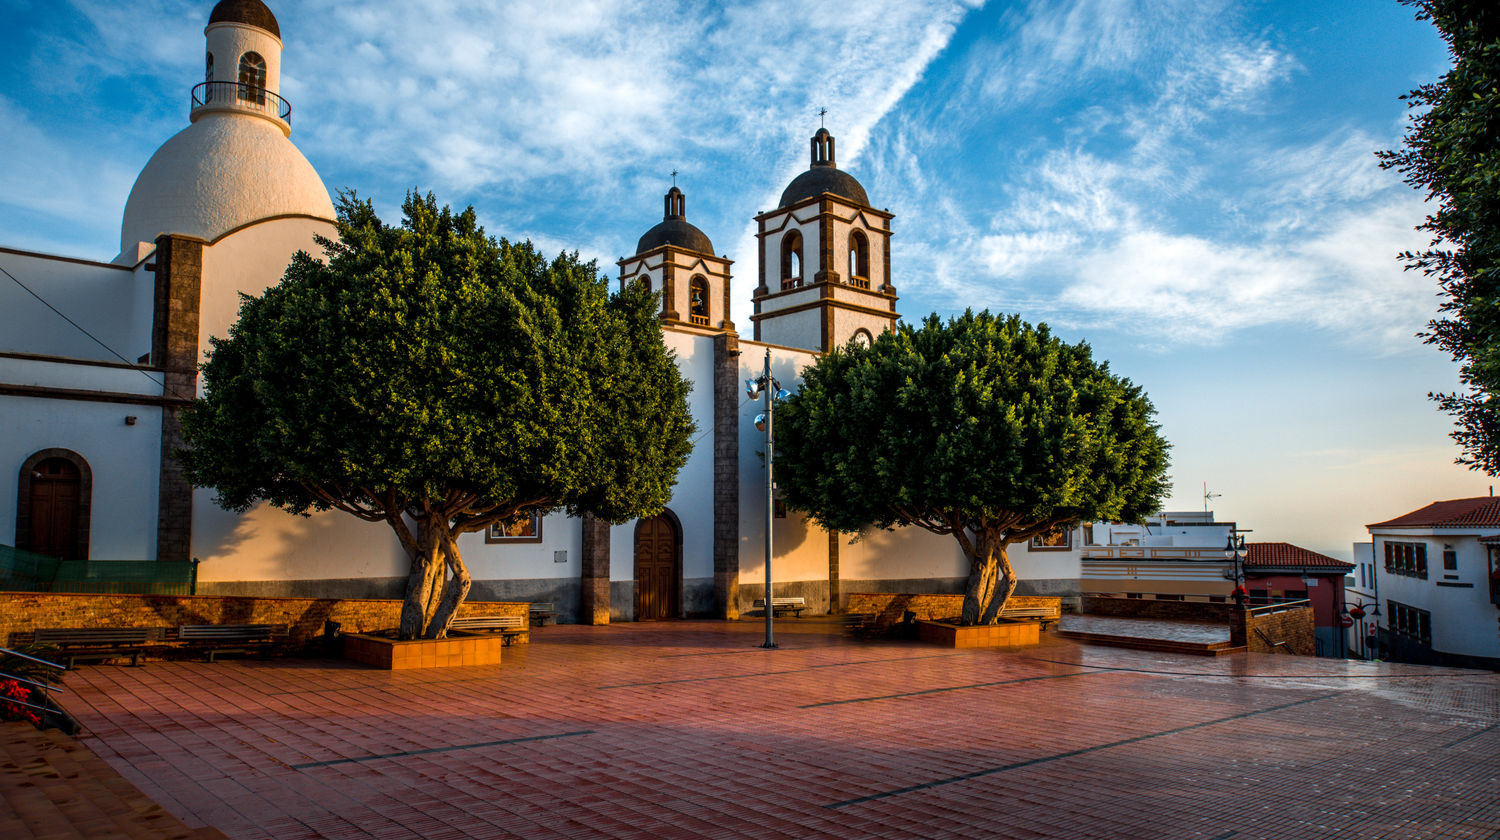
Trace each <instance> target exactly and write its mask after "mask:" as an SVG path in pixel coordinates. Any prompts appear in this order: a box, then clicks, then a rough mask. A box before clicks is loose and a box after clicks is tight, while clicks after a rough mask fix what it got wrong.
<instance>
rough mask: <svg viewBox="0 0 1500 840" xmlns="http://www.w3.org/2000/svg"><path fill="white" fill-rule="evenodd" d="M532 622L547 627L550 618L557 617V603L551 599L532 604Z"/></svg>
mask: <svg viewBox="0 0 1500 840" xmlns="http://www.w3.org/2000/svg"><path fill="white" fill-rule="evenodd" d="M530 613H531V623H532V624H535V625H536V626H538V627H546V626H547V622H548V620H550V619H553V618H556V617H557V605H556V604H554V603H552V602H551V601H547V602H545V603H536V604H532V605H531V610H530Z"/></svg>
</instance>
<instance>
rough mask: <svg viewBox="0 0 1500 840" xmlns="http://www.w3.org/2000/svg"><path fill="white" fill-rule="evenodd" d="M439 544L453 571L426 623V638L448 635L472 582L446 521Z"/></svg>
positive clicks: (449, 567) (438, 637)
mask: <svg viewBox="0 0 1500 840" xmlns="http://www.w3.org/2000/svg"><path fill="white" fill-rule="evenodd" d="M440 545H441V546H442V550H443V557H444V558H445V559H446V561H447V566H448V569H449V570H451V571H452V572H453V577H451V578H448V580H447V582H446V583H445V584H444V586H443V597H442V600H441V601H439V602H438V606H437V609H436V610H434V611H433V614H432V619H431V621H430V623H429V624H428V625H427V632H426V634H424V636H423V638H427V639H441V638H443V637H445V636H447V635H448V625H449V624H451V623H453V616H455V615H457V614H458V608H459V606H460V605H461V604H463V602H464V599H465V598H467V597H468V596H469V587H470V586H471V585H472V584H473V581H471V580H470V578H469V569H468V567H467V566H465V565H464V559H463V557H462V556H460V555H459V553H458V542H457V541H456V540H454V539H453V532H452V531H450V530H448V527H447V523H443V525H442V539H441V543H440Z"/></svg>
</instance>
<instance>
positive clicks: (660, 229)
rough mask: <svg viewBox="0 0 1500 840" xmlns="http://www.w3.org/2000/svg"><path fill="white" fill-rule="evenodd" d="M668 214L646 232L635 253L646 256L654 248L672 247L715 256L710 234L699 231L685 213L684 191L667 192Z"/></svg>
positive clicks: (663, 215) (675, 188)
mask: <svg viewBox="0 0 1500 840" xmlns="http://www.w3.org/2000/svg"><path fill="white" fill-rule="evenodd" d="M664 203H665V205H666V212H665V213H663V214H662V220H661V222H660V223H659V224H658V225H656V227H653V228H651V229H650V230H648V231H646V233H645V235H644V236H642V237H641V239H640V241H639V242H637V243H636V246H635V252H636V253H637V254H644V253H646V252H647V251H650V250H652V249H654V248H660V247H661V246H663V245H672V246H674V247H677V248H682V249H684V250H687V251H693V252H695V253H699V254H708V255H710V256H712V255H713V252H714V243H713V242H711V241H709V238H708V234H706V233H704V232H703V231H701V230H699V229H698V228H697V227H696V226H695V225H693V223H692V222H689V221H688V220H687V216H686V214H685V213H684V208H685V206H686V201H685V197H684V196H683V194H682V190H679V189H677V187H676V186H673V187H672V188H671V189H670V190H667V196H666V200H665V202H664Z"/></svg>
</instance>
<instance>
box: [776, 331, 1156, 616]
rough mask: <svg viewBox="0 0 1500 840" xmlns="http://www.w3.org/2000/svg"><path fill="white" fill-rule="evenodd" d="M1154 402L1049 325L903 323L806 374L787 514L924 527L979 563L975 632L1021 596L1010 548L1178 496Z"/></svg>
mask: <svg viewBox="0 0 1500 840" xmlns="http://www.w3.org/2000/svg"><path fill="white" fill-rule="evenodd" d="M1154 414H1155V411H1154V409H1153V408H1152V406H1151V402H1150V400H1149V399H1147V397H1146V395H1145V394H1144V393H1143V392H1142V390H1141V388H1140V387H1139V386H1137V385H1134V384H1132V383H1131V382H1130V380H1128V379H1123V378H1120V377H1117V376H1115V375H1113V374H1111V373H1110V371H1109V365H1108V364H1107V363H1104V362H1096V361H1094V359H1093V355H1092V352H1091V351H1090V349H1089V347H1088V345H1086V344H1076V345H1075V344H1068V343H1066V342H1064V341H1062V340H1061V339H1059V338H1057V337H1055V336H1053V335H1052V333H1051V331H1050V330H1049V329H1048V328H1047V326H1046V325H1045V324H1042V325H1038V326H1036V327H1033V326H1031V325H1030V324H1027V323H1025V322H1024V321H1022V320H1021V319H1020V318H1018V317H1015V316H1010V317H995V316H992V315H990V314H989V313H988V312H981V313H979V314H978V315H975V314H974V313H972V312H966V313H964V314H963V316H961V317H958V318H954V319H952V320H950V321H948V322H946V323H945V322H943V321H942V320H941V319H939V318H938V317H937V316H936V315H933V316H930V317H928V318H927V319H926V321H924V322H923V324H922V325H921V326H920V327H912V326H908V325H903V326H901V327H899V328H897V329H896V330H894V331H891V332H887V333H885V334H883V335H881V336H880V338H878V339H876V341H875V342H874V343H873V344H872V345H871V346H869V347H860V346H859V345H858V344H853V343H851V344H849V345H847V346H845V347H842V348H837V349H835V350H833V351H832V352H830V353H828V354H826V355H824V356H822V357H821V358H819V360H818V362H817V363H816V364H815V365H813V366H812V367H810V368H808V369H806V370H805V371H804V372H803V381H802V384H801V387H800V388H799V389H798V390H797V392H796V393H795V394H794V395H793V396H792V398H791V399H790V400H789V401H788V402H787V403H786V405H785V407H784V408H782V409H780V410H779V411H778V413H777V418H776V435H777V439H776V451H777V460H776V468H777V479H778V484H779V485H780V486H781V489H782V491H783V493H784V494H785V498H786V501H787V505H788V507H791V508H794V509H797V510H801V511H805V512H806V513H807V514H808V515H809V516H810V517H811V518H812V519H813V520H814V521H816V522H817V523H818V524H819V525H822V526H823V527H825V528H832V529H836V530H838V531H844V532H849V531H862V530H864V529H866V528H869V527H872V526H873V527H879V528H895V527H903V526H915V527H919V528H925V529H926V530H929V531H932V532H933V533H937V534H948V535H951V536H952V537H953V538H954V539H955V540H956V541H957V542H958V545H959V548H960V549H961V550H962V551H963V554H964V556H965V557H966V558H967V559H968V566H969V581H968V587H967V589H966V591H965V593H964V606H963V614H962V615H961V616H960V622H961V623H963V624H994V623H995V622H997V621H999V620H1000V613H1001V611H1002V610H1004V609H1005V602H1006V601H1007V600H1008V599H1009V598H1010V596H1011V593H1013V592H1014V591H1015V589H1016V576H1015V572H1014V570H1013V569H1012V568H1011V565H1010V556H1009V553H1008V548H1009V546H1011V545H1014V544H1016V543H1020V542H1026V541H1029V540H1030V539H1031V538H1032V537H1037V536H1042V535H1045V534H1049V533H1051V532H1053V531H1055V530H1057V529H1059V528H1071V527H1074V526H1076V525H1077V524H1078V523H1080V522H1086V521H1094V520H1113V521H1140V520H1142V519H1144V518H1145V517H1146V516H1148V515H1150V514H1151V513H1154V512H1155V511H1156V510H1157V508H1158V507H1160V505H1161V500H1162V498H1163V497H1164V496H1165V495H1166V492H1167V489H1168V484H1167V480H1166V469H1167V449H1168V446H1167V443H1166V441H1165V440H1163V439H1162V437H1161V435H1160V432H1159V429H1158V427H1157V425H1156V423H1155V422H1154V419H1153V418H1154Z"/></svg>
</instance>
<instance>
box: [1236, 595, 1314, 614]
mask: <svg viewBox="0 0 1500 840" xmlns="http://www.w3.org/2000/svg"><path fill="white" fill-rule="evenodd" d="M1311 606H1312V601H1310V600H1308V599H1306V598H1303V599H1301V600H1299V601H1276V602H1273V603H1270V604H1266V605H1264V606H1259V607H1251V608H1250V614H1251V615H1275V614H1276V613H1279V612H1286V611H1287V610H1295V609H1298V608H1300V607H1311Z"/></svg>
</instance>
